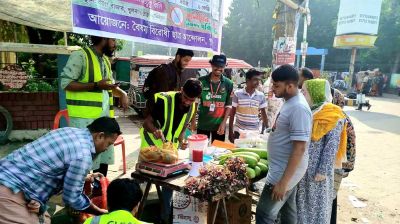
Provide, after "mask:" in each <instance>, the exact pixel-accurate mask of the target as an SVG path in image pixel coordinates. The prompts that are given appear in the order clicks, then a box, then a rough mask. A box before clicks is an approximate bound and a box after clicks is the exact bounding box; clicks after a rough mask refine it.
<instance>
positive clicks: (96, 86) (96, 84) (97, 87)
mask: <svg viewBox="0 0 400 224" xmlns="http://www.w3.org/2000/svg"><path fill="white" fill-rule="evenodd" d="M93 90H99V85H98V83H97V82H95V83H94V87H93Z"/></svg>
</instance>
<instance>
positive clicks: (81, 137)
mask: <svg viewBox="0 0 400 224" xmlns="http://www.w3.org/2000/svg"><path fill="white" fill-rule="evenodd" d="M120 134H121V131H120V128H119V125H118V123H117V121H116V120H115V119H114V118H108V117H101V118H98V119H96V120H94V121H93V123H91V124H90V125H88V126H87V128H85V129H78V128H70V127H68V128H61V129H57V130H54V131H51V132H50V133H48V134H46V135H45V136H43V137H41V138H39V139H37V140H36V141H34V142H32V143H29V144H27V145H25V146H24V147H22V148H20V149H18V150H16V151H15V152H13V153H11V154H10V155H8V156H7V157H5V158H3V159H2V160H0V170H1V172H0V211H1V212H0V220H2V221H3V220H7V221H8V223H39V222H40V223H49V220H47V218H48V216H45V215H44V214H45V212H46V203H47V201H48V200H49V199H50V197H51V196H53V195H55V194H58V193H59V192H61V191H63V201H64V203H65V204H66V205H67V206H70V207H72V208H73V209H75V210H78V211H84V212H86V213H92V214H95V215H99V214H103V213H105V212H107V211H106V210H103V209H100V208H98V207H97V206H95V205H94V204H92V203H91V201H90V200H89V198H88V197H87V196H86V195H84V194H83V192H82V190H83V185H84V182H85V180H86V179H87V178H88V176H87V175H88V173H89V171H90V170H91V167H92V161H93V159H94V158H95V157H96V156H97V155H98V154H99V153H101V152H103V151H105V150H106V149H107V147H108V146H110V145H112V144H113V143H114V141H115V140H116V139H117V137H118V135H120ZM92 176H93V175H92Z"/></svg>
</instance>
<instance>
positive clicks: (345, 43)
mask: <svg viewBox="0 0 400 224" xmlns="http://www.w3.org/2000/svg"><path fill="white" fill-rule="evenodd" d="M376 38H377V36H371V35H360V34H354V35H341V36H336V37H335V40H334V41H333V47H335V48H344V49H350V48H353V47H356V48H371V47H374V44H375V41H376Z"/></svg>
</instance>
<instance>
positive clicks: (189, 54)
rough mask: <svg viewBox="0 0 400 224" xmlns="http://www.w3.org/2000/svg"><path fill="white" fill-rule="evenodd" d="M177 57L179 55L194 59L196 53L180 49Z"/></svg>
mask: <svg viewBox="0 0 400 224" xmlns="http://www.w3.org/2000/svg"><path fill="white" fill-rule="evenodd" d="M176 55H179V56H181V57H186V56H189V57H193V55H194V53H193V51H192V50H188V49H182V48H178V50H177V51H176Z"/></svg>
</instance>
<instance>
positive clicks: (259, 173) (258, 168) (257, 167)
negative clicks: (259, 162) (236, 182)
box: [254, 166, 261, 177]
mask: <svg viewBox="0 0 400 224" xmlns="http://www.w3.org/2000/svg"><path fill="white" fill-rule="evenodd" d="M254 171H255V172H256V177H258V176H260V175H261V168H260V167H259V166H256V167H255V168H254Z"/></svg>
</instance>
